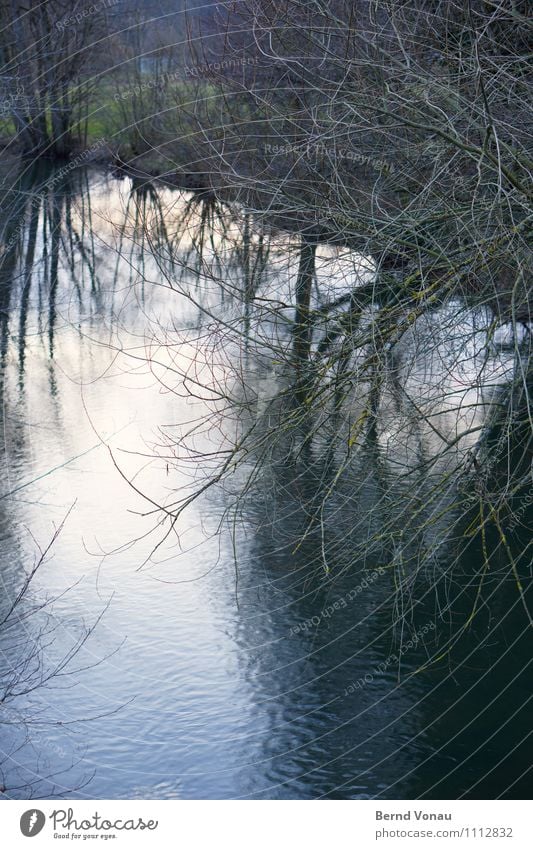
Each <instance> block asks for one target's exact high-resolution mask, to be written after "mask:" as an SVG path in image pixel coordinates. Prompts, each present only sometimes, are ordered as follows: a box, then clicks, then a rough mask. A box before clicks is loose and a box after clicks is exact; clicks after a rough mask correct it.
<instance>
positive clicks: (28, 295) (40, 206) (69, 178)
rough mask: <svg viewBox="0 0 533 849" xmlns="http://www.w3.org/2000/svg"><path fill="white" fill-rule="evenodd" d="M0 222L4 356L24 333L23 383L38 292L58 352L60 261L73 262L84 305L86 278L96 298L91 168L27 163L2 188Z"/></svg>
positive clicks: (73, 281)
mask: <svg viewBox="0 0 533 849" xmlns="http://www.w3.org/2000/svg"><path fill="white" fill-rule="evenodd" d="M0 224H1V229H0V246H1V248H2V251H1V254H0V257H1V258H0V293H1V320H2V327H1V351H2V359H3V361H4V362H5V357H6V355H7V350H8V345H9V339H10V337H11V338H13V337H18V339H17V345H18V361H19V372H20V383H21V387H22V385H23V381H24V372H25V358H26V337H27V332H28V317H29V312H30V308H31V306H32V300H33V303H34V304H35V306H36V309H37V313H38V324H39V330H40V333H41V334H42V333H43V329H44V327H46V337H47V341H48V345H47V348H48V355H49V356H50V358H51V359H53V356H54V344H55V333H56V327H57V319H58V315H57V298H58V294H59V289H60V285H61V282H60V275H61V268H62V265H63V266H64V267H65V268H66V269H68V274H69V286H70V287H71V288H72V292H73V294H74V295H75V297H76V299H77V302H78V305H79V308H80V309H82V305H83V294H84V289H85V287H86V282H85V280H86V278H88V282H89V286H88V290H89V292H90V294H91V296H92V297H93V299H94V300H95V302H96V303H97V302H98V297H99V288H100V284H99V281H98V278H97V273H96V265H97V262H96V251H95V243H94V234H93V229H92V210H91V194H90V192H89V191H88V175H87V174H86V173H85V172H84V171H74V172H68V173H66V174H65V173H63V172H62V171H61V170H59V171H58V172H54V171H53V170H51V169H50V167H49V166H47V165H45V164H43V163H42V162H36V163H34V164H32V165H29V166H26V167H23V168H22V170H21V171H20V173H19V174H18V175H17V176H16V178H15V179H14V180H13V182H12V183H11V184H10V185H9V186H8V188H7V190H5V191H4V194H3V195H2V206H1V208H0ZM15 312H18V327H17V329H16V330H15V318H14V314H15Z"/></svg>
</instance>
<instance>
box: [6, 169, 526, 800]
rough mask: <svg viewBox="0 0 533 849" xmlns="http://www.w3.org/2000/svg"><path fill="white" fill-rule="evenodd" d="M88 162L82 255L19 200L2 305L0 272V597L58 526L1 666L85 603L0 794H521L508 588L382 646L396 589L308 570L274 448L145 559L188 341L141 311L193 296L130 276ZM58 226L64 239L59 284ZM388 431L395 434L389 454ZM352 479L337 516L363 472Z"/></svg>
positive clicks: (31, 701)
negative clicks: (240, 485) (23, 261)
mask: <svg viewBox="0 0 533 849" xmlns="http://www.w3.org/2000/svg"><path fill="white" fill-rule="evenodd" d="M90 181H91V182H90V191H87V190H85V193H84V194H83V196H82V198H81V199H80V198H78V199H77V200H76V202H75V204H74V207H73V210H72V212H71V215H72V220H71V222H70V237H71V238H72V233H73V232H75V235H74V237H73V238H74V242H76V239H79V241H80V243H83V244H84V245H85V248H84V250H85V259H84V258H83V256H82V255H81V253H80V251H79V250H78V252H77V254H76V262H75V263H74V264H71V265H69V262H68V261H67V259H66V257H67V256H68V245H65V243H64V242H65V241H66V242H68V239H69V230H68V228H67V227H66V225H65V222H64V214H65V210H64V208H63V207H61V206H60V204H59V203H58V202H57V200H56V201H51V204H52V207H51V210H50V218H49V222H48V227H49V229H48V231H47V232H46V233H45V234H44V236H43V212H42V209H41V210H38V211H37V212H36V216H38V229H37V232H36V236H35V260H34V262H33V265H32V270H31V287H30V289H29V291H28V286H27V284H28V279H30V278H29V277H28V274H26V276H25V273H24V267H23V265H22V267H21V266H20V264H19V266H17V268H18V271H17V270H14V271H13V272H12V273H11V272H10V274H11V277H10V281H11V282H10V283H9V286H10V295H9V298H8V299H7V302H6V297H5V289H6V286H7V283H6V279H4V281H3V286H4V312H5V313H6V315H9V325H8V329H7V331H6V332H7V337H6V341H5V348H6V357H5V365H4V369H3V378H2V384H3V385H2V402H3V403H2V407H1V410H0V416H1V426H2V440H1V451H2V469H3V475H2V483H1V495H0V539H1V552H0V574H1V578H2V584H3V590H4V595H5V596H6V597H7V598H12V597H13V596H14V595H15V594H16V592H17V591H18V589H19V588H20V586H21V583H22V581H23V574H24V570H28V569H30V568H31V566H32V564H33V563H34V562H35V559H36V557H37V556H38V548H39V546H41V547H45V546H46V545H47V544H48V543H49V542H50V540H51V538H52V536H53V534H54V529H55V528H57V527H58V525H59V524H60V523H61V522H62V521H63V520H64V526H63V528H62V530H61V532H60V533H59V534H58V536H57V539H56V540H55V542H54V544H53V546H52V547H51V549H50V551H49V553H48V555H47V557H46V560H45V563H44V564H43V566H42V567H41V568H40V569H39V571H38V573H37V574H36V576H35V581H34V585H33V590H32V596H31V603H32V604H35V605H39V604H43V603H44V602H45V601H46V600H48V601H49V602H50V607H49V608H48V610H49V618H46V619H45V612H46V608H45V611H43V612H42V614H38V615H36V616H35V617H30V618H28V619H27V620H22V621H20V622H18V623H17V629H16V634H13V633H11V635H10V636H9V641H8V642H6V643H5V645H3V646H2V648H3V652H4V656H3V664H4V666H3V668H4V669H5V668H6V665H9V664H10V663H11V662H12V660H13V657H14V656H15V652H16V651H23V647H24V645H28V644H30V645H31V644H32V642H34V641H35V640H36V638H37V632H38V629H39V628H45V632H44V640H45V648H44V650H43V651H44V657H45V661H46V663H47V664H48V665H50V664H52V665H53V663H54V661H55V660H59V659H60V658H61V657H63V656H64V654H65V652H66V651H68V649H69V648H70V647H72V646H73V645H74V644H75V642H76V640H79V638H80V634H82V633H83V628H84V627H86V628H89V629H90V628H92V626H94V625H95V623H97V624H96V626H95V627H94V631H93V632H92V633H91V634H90V636H89V638H88V640H87V642H86V643H85V644H84V645H83V647H82V648H81V649H80V651H79V653H78V654H77V655H76V657H75V658H74V659H73V661H72V663H71V664H70V666H69V674H68V675H61V676H59V677H56V678H53V679H52V680H51V681H50V682H49V683H48V684H47V685H45V686H44V687H43V688H40V689H38V690H36V691H35V692H34V693H32V694H31V695H29V696H24V697H21V699H20V701H19V710H20V716H22V715H31V716H32V717H33V722H32V723H31V724H30V725H29V726H28V730H26V729H23V730H22V731H21V730H20V728H19V726H17V725H10V726H7V727H4V728H3V729H2V747H1V748H2V751H3V752H4V757H3V759H2V760H3V765H2V775H3V777H2V783H4V784H5V785H6V787H7V788H8V795H9V796H10V797H11V798H19V797H24V795H25V794H26V793H27V787H28V786H29V785H30V784H31V783H32V782H33V783H35V782H36V783H35V787H36V792H37V794H38V795H41V796H46V795H48V794H50V793H52V792H54V793H56V794H57V795H59V796H60V797H63V798H76V797H80V798H90V797H94V798H184V799H194V798H198V799H206V798H266V799H267V798H270V799H272V798H273V799H292V798H296V799H310V798H322V797H329V798H337V799H348V798H376V797H383V798H402V797H403V798H416V797H430V798H431V797H433V798H446V797H452V798H455V797H458V796H461V795H462V794H465V795H470V796H473V797H479V798H487V797H489V798H490V797H493V796H498V795H500V794H503V795H507V796H509V797H511V798H513V797H514V798H520V797H523V796H527V795H528V794H529V792H530V786H529V785H530V782H529V779H530V773H528V767H529V764H530V763H531V747H530V745H529V744H528V737H527V734H528V727H529V726H530V716H531V713H530V706H529V698H530V695H531V670H530V668H529V666H528V658H529V656H530V653H531V651H530V650H531V646H530V638H529V636H528V634H527V628H526V624H527V623H526V622H525V621H524V618H523V616H522V609H521V605H520V601H519V599H518V598H517V596H516V593H514V591H513V587H512V585H511V583H510V582H508V583H504V584H503V586H502V588H501V589H500V590H499V594H500V598H501V602H500V605H501V609H500V614H501V615H500V616H499V617H494V615H493V614H492V615H491V616H487V617H481V618H480V621H479V624H477V625H475V626H473V627H472V628H471V629H470V631H469V632H468V633H467V635H466V637H465V638H464V639H463V640H462V641H461V643H460V646H458V647H457V649H456V650H455V651H454V654H453V658H447V657H444V658H443V659H442V660H441V662H440V663H439V664H437V665H433V666H432V667H430V668H424V663H425V660H426V659H427V657H428V652H434V650H435V649H434V645H435V640H444V642H445V641H446V634H444V635H443V633H442V631H445V630H446V627H448V626H447V625H446V624H445V620H442V623H441V624H438V625H437V626H436V627H435V621H439V620H438V617H436V612H435V610H431V609H430V607H428V608H427V609H425V610H424V609H421V611H420V615H419V620H417V621H416V622H415V624H414V626H413V627H414V629H415V631H416V629H421V630H420V633H421V635H422V634H423V636H420V639H419V640H418V642H415V644H414V645H412V647H411V648H410V649H409V650H407V651H405V652H404V654H403V656H402V659H401V662H398V660H397V659H394V654H395V652H396V651H397V647H396V648H395V646H397V644H396V643H395V634H394V633H393V631H392V628H391V626H390V623H391V621H392V613H393V609H394V586H393V581H392V579H391V576H390V574H389V573H385V574H384V575H381V574H378V573H377V572H376V569H377V568H378V567H379V566H380V565H381V562H380V559H379V558H378V557H376V556H374V555H371V556H369V559H368V561H367V562H361V564H360V566H359V567H358V568H351V569H350V570H346V571H343V570H342V569H341V568H338V569H332V570H331V572H330V574H329V575H328V576H326V575H325V573H324V570H323V569H321V568H319V567H320V563H319V561H320V553H319V552H320V545H321V543H320V539H319V538H318V537H317V536H314V535H311V536H310V537H308V538H307V539H306V540H305V541H304V543H303V544H302V545H301V546H300V547H298V548H297V550H296V547H295V540H296V539H297V538H298V535H299V534H300V533H301V532H302V530H303V528H304V527H305V516H303V515H302V510H301V508H300V506H299V505H300V504H301V496H302V493H303V494H304V495H305V493H306V492H309V491H311V490H312V489H313V486H316V481H315V479H314V477H313V467H312V466H311V468H310V469H309V468H307V469H306V470H305V471H304V472H303V473H302V474H301V475H299V476H297V480H296V482H295V479H294V478H295V476H294V475H292V474H290V473H289V472H288V471H287V470H286V469H284V468H283V466H280V467H279V468H276V467H274V468H273V470H272V477H273V483H274V487H273V489H272V491H273V493H274V494H273V495H271V496H269V498H259V497H258V498H254V499H251V500H250V502H249V503H247V504H246V506H245V508H244V509H243V511H242V516H241V521H240V522H239V523H238V524H237V525H236V526H235V528H234V529H233V530H234V535H235V539H234V538H233V537H232V533H230V529H229V528H228V527H227V526H225V525H223V530H222V533H220V534H218V535H216V534H215V531H216V529H217V527H218V523H219V521H220V518H221V516H222V514H223V511H224V508H225V507H226V506H227V500H228V492H227V490H226V491H223V490H222V489H219V490H215V489H212V490H210V491H209V492H208V493H207V494H206V495H205V496H204V497H202V498H201V499H200V500H198V501H196V502H195V503H194V504H193V505H192V506H191V507H190V508H189V510H188V511H187V512H186V513H185V514H184V515H183V517H182V518H181V519H180V521H179V523H178V526H177V530H178V537H177V538H176V537H175V536H173V537H172V538H171V539H169V541H167V542H166V543H165V544H164V545H162V546H161V547H160V548H158V549H157V551H156V552H155V553H153V554H152V557H150V555H151V553H152V552H153V548H154V545H156V543H157V542H158V541H159V540H160V539H161V536H162V534H161V529H159V531H158V530H157V529H155V530H154V525H155V523H156V521H157V518H158V517H157V515H156V514H155V513H154V512H153V510H154V505H153V503H152V502H158V501H160V500H164V499H170V498H171V496H172V494H173V493H174V492H176V490H178V489H180V488H181V487H184V486H187V485H189V484H190V482H191V475H192V474H193V473H194V472H195V463H194V462H192V461H190V460H189V461H187V462H186V461H185V460H186V458H183V460H184V461H183V462H177V463H176V462H174V461H172V462H170V461H169V458H168V450H167V447H166V443H165V440H166V438H167V437H168V434H169V433H172V429H173V428H180V427H181V426H182V425H183V423H185V422H190V421H193V420H194V419H195V418H197V417H198V416H199V415H200V414H201V413H202V411H203V407H202V403H201V402H200V401H196V402H194V403H193V402H192V401H191V400H190V399H189V398H188V397H187V393H186V392H184V391H182V390H183V385H182V381H181V378H180V377H179V372H180V371H181V370H183V369H184V368H185V366H186V364H187V362H188V361H189V360H190V359H191V357H192V356H193V355H194V349H193V348H192V346H191V347H188V346H187V345H186V344H185V343H183V344H181V345H174V346H173V347H171V348H168V347H166V346H165V345H163V344H161V345H159V344H157V342H155V341H154V327H156V326H158V327H159V339H160V340H161V339H163V338H164V339H166V340H168V333H167V331H168V332H171V330H172V327H176V326H180V327H185V326H187V323H194V321H196V320H197V315H196V313H195V310H194V307H192V306H191V305H190V304H188V303H186V302H185V301H184V299H183V298H180V296H179V295H176V294H172V293H170V292H169V291H168V289H166V288H165V287H159V286H157V285H153V286H150V282H149V281H150V280H152V281H153V282H154V283H158V282H160V279H159V278H158V272H157V267H156V265H155V264H154V263H151V262H150V259H149V258H148V259H147V258H146V256H144V255H141V254H140V253H139V251H138V250H137V249H132V247H131V241H130V236H131V233H132V232H133V230H134V223H135V222H134V218H135V213H134V210H132V209H130V210H129V211H128V215H129V216H130V219H129V220H130V222H131V230H130V231H128V232H125V233H123V235H122V239H123V242H122V251H123V259H122V260H121V262H120V263H119V266H118V270H117V260H116V252H115V250H114V248H115V247H117V245H118V243H119V236H118V235H117V233H116V231H115V229H114V228H113V226H112V224H111V223H110V219H113V218H116V217H117V216H118V217H120V215H123V214H124V213H125V210H126V207H127V205H128V198H129V194H128V192H129V184H127V183H126V182H125V181H122V182H118V181H114V180H112V179H110V178H108V177H105V176H102V175H98V174H95V175H92V176H91V178H90ZM180 197H181V196H178V195H176V200H175V201H174V202H175V203H176V204H178V205H179V203H183V200H182V199H181V200H180ZM54 202H55V203H56V208H55V213H54V206H53V204H54ZM167 202H168V197H167ZM89 204H90V206H91V208H90V216H91V218H90V223H88V220H87V219H88V215H89V212H88V207H89ZM30 213H31V210H30V212H28V211H27V210H26V213H25V215H26V217H25V219H24V221H25V227H26V230H25V238H26V240H28V238H30V237H31V235H30V233H29V229H30V228H31V218H30ZM54 214H56V215H57V218H56V219H54V217H53V216H54ZM54 220H55V222H56V226H59V225H58V221H59V220H61V222H62V223H61V227H62V228H63V230H62V233H63V235H62V239H63V240H64V241H63V242H60V241H59V240H58V242H59V243H58V245H57V251H58V255H59V260H58V273H57V279H56V280H55V284H54V274H53V268H52V277H51V278H50V257H52V263H53V251H54V236H53V232H54V231H53V227H54ZM50 221H51V222H52V223H51V224H50ZM11 226H15V225H14V223H13V222H12V224H11ZM26 244H27V241H26ZM45 245H46V250H47V251H48V258H46V257H44V258H43V251H44V250H45ZM73 250H74V251H76V244H75V245H74V248H73ZM130 250H131V251H132V253H131V254H130V253H129V251H130ZM91 251H93V252H94V253H91ZM141 268H142V270H144V272H145V276H146V277H147V279H148V282H145V283H143V281H142V280H141V275H140V274H139V273H138V272H139V270H140V269H141ZM96 278H97V283H95V279H96ZM333 282H334V281H333ZM25 286H26V288H25ZM51 291H52V292H53V297H52V296H51ZM25 293H26V294H25ZM206 297H210V296H209V295H207V296H206ZM52 301H53V303H52ZM21 316H23V319H22V324H21ZM22 325H23V326H22ZM161 328H162V329H161ZM22 337H23V338H22ZM206 338H207V339H208V337H206ZM207 344H209V343H208V341H206V345H207ZM51 350H52V353H53V356H51V355H50V354H51ZM173 363H174V364H179V366H180V368H179V369H176V370H172V369H171V368H170V367H171V366H172V364H173ZM416 377H417V376H416V375H415V378H416ZM418 378H419V379H423V378H420V375H418ZM413 379H414V378H413ZM389 425H390V427H392V424H391V423H390V422H389V423H387V427H389ZM419 438H421V437H420V436H419ZM220 439H222V436H220V434H218V435H217V432H216V431H215V430H206V431H205V432H204V433H202V434H200V435H199V436H198V438H197V441H196V448H197V450H198V451H200V452H201V451H202V450H203V451H205V452H206V453H207V452H209V450H212V449H213V445H216V444H217V440H218V441H219V443H220ZM403 447H404V446H403ZM403 447H402V444H401V442H400V441H398V440H396V442H395V449H394V450H395V451H396V452H397V454H398V456H400V455H401V454H402V450H403ZM374 459H375V458H374ZM199 462H200V461H197V462H196V465H198V463H199ZM368 463H369V468H370V466H371V465H372V463H373V458H372V457H369V459H368ZM196 471H197V470H196ZM364 473H365V475H366V478H365V480H367V483H366V485H365V486H363V487H362V488H361V491H360V493H359V495H358V502H357V505H356V515H357V516H358V517H360V516H361V515H363V514H365V511H368V510H369V509H370V507H371V506H372V505H373V504H374V503H375V500H376V490H377V489H379V481H378V482H376V477H375V476H373V475H371V474H369V473H368V469H366V470H365V472H364ZM126 478H129V479H130V480H133V483H134V485H135V487H136V489H133V488H132V486H130V485H129V483H128V482H127V480H126ZM235 486H237V483H236V484H235ZM136 490H137V491H136ZM139 493H143V494H145V495H148V496H149V498H150V499H151V501H149V500H147V499H146V498H143V497H142V496H141V495H140V494H139ZM276 493H277V494H276ZM339 499H340V501H339V503H338V504H337V506H336V507H333V508H332V509H333V510H334V509H338V510H339V521H338V523H337V527H336V531H335V529H334V530H333V531H332V536H331V539H330V542H331V544H332V546H333V548H332V551H333V552H335V532H336V533H337V536H338V537H339V539H341V538H342V540H343V541H346V539H349V536H350V533H351V532H353V533H355V531H353V527H354V521H353V518H352V519H350V517H348V519H347V518H346V516H345V514H344V513H343V512H342V509H341V508H342V503H341V502H342V493H341V495H339ZM334 524H335V523H334ZM350 528H352V531H350ZM363 532H364V531H363V529H361V530H360V531H357V533H363ZM358 542H359V543H360V542H361V539H358ZM234 543H235V545H234ZM235 550H236V551H237V553H238V554H237V564H236V563H235ZM340 550H341V549H340V548H339V551H340ZM333 557H335V554H333ZM480 558H481V553H480V550H479V546H478V545H477V543H476V542H475V541H473V542H472V544H471V545H470V546H469V548H468V549H467V551H466V553H464V554H463V556H462V559H461V561H460V563H459V569H460V571H461V572H462V573H463V574H468V573H469V572H471V573H472V574H474V573H476V571H478V570H479V564H480V562H481V561H480ZM317 563H318V568H317ZM339 564H341V565H342V558H341V555H340V554H339ZM363 581H366V584H365V585H363V586H362V582H363ZM52 602H53V604H52ZM467 608H468V604H467V602H466V601H465V610H466V609H467ZM333 611H334V612H333ZM100 617H101V618H100ZM437 631H440V633H438V634H437V633H436V632H437ZM47 635H48V636H47ZM41 636H42V634H41ZM17 647H18V648H17ZM380 664H381V667H380ZM421 667H422V668H421ZM417 670H419V671H417ZM415 673H416V674H415ZM365 676H366V677H365ZM57 723H61V724H60V725H58V724H57ZM23 743H24V745H22V744H23ZM36 779H38V780H37V781H36Z"/></svg>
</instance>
